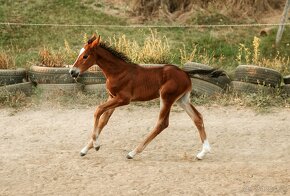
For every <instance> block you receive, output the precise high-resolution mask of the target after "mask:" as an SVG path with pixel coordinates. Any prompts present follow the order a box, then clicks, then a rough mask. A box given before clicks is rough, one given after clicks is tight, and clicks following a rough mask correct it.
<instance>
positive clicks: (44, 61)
mask: <svg viewBox="0 0 290 196" xmlns="http://www.w3.org/2000/svg"><path fill="white" fill-rule="evenodd" d="M38 55H39V61H40V66H45V67H64V66H65V56H66V54H65V53H64V52H63V51H60V50H58V51H55V50H52V49H49V48H47V47H43V48H42V49H41V50H40V51H39V53H38Z"/></svg>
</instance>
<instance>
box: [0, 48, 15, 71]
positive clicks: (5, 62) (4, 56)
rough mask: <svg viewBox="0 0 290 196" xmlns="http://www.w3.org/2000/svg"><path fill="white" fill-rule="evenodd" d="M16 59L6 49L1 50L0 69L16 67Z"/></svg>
mask: <svg viewBox="0 0 290 196" xmlns="http://www.w3.org/2000/svg"><path fill="white" fill-rule="evenodd" d="M15 68H16V66H15V60H14V59H13V58H12V57H11V55H9V54H8V53H6V52H4V51H0V69H15Z"/></svg>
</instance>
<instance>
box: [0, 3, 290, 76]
mask: <svg viewBox="0 0 290 196" xmlns="http://www.w3.org/2000/svg"><path fill="white" fill-rule="evenodd" d="M177 2H180V1H166V0H163V1H162V0H152V1H142V0H135V1H126V0H123V1H120V0H119V1H117V0H115V1H114V0H111V1H110V0H106V1H104V0H103V1H95V0H79V1H71V0H51V1H43V0H29V1H28V0H14V1H12V0H0V5H1V6H0V21H1V22H11V23H13V22H16V23H40V24H43V23H45V24H78V25H84V24H94V25H132V24H136V23H138V24H140V23H141V24H145V25H152V24H154V25H172V24H178V25H180V24H181V25H193V24H239V23H256V22H259V20H258V18H261V17H263V16H265V15H267V14H269V13H270V14H271V13H272V14H273V13H276V12H279V13H280V14H281V13H282V9H283V1H282V0H281V1H272V0H259V1H249V0H243V1H242V0H240V1H238V0H231V1H229V3H227V5H225V4H224V3H222V1H218V0H216V1H211V0H207V1H190V0H182V1H181V3H177ZM193 2H195V3H193ZM251 2H252V3H251ZM150 6H151V7H150ZM239 7H243V9H242V10H240V9H239ZM153 8H154V9H153ZM157 8H158V9H157ZM144 9H146V10H144ZM156 9H157V11H156ZM245 9H247V10H245ZM158 10H159V11H158ZM235 10H236V11H235ZM237 10H240V11H237ZM157 12H158V14H157ZM234 13H235V14H234ZM239 13H240V14H239ZM242 13H247V14H242ZM255 13H256V15H255ZM280 14H279V15H280ZM144 18H146V20H145V19H144ZM261 28H263V27H226V28H222V27H211V28H177V27H176V28H153V29H152V28H151V29H150V28H129V27H112V26H111V27H110V26H108V27H105V26H102V27H94V26H81V27H80V26H21V25H16V26H15V25H0V29H1V38H0V50H2V51H3V50H4V51H6V53H9V54H10V55H11V56H13V57H14V59H15V64H16V66H18V67H20V66H21V67H28V66H29V65H30V64H31V63H34V62H35V61H39V57H38V54H39V51H40V50H41V49H43V48H51V49H53V50H56V51H59V50H62V49H67V48H69V50H70V51H73V52H75V53H77V51H78V50H79V48H80V47H81V46H82V43H83V39H84V36H85V35H86V36H90V35H91V34H92V33H94V32H98V33H99V34H100V35H101V36H102V38H103V40H106V41H109V40H112V38H113V37H115V38H116V39H119V38H120V37H122V36H123V35H125V36H126V39H127V40H128V41H134V42H136V43H137V44H139V46H140V48H141V47H142V46H143V45H144V43H145V44H146V39H148V37H150V36H151V35H152V31H154V32H157V36H159V38H160V39H161V40H162V39H164V38H165V37H166V42H167V43H166V44H168V53H169V56H170V57H169V58H168V57H166V58H167V59H166V60H167V61H168V62H169V63H175V64H179V65H180V64H181V63H183V62H184V61H186V57H188V58H189V57H190V55H191V57H194V58H193V59H190V60H193V61H198V62H203V63H208V64H212V65H214V66H217V67H223V68H225V69H226V70H229V71H231V70H233V69H234V67H236V66H237V65H238V64H239V63H245V62H238V61H237V56H239V55H241V54H240V53H239V52H240V51H241V44H242V46H243V47H244V48H248V49H249V51H250V52H252V51H253V50H254V47H253V39H254V37H255V36H258V35H259V31H260V30H261ZM288 31H289V30H288V27H287V28H286V32H285V33H284V36H283V39H282V42H281V44H280V45H279V47H275V46H274V40H275V33H276V29H274V30H273V31H272V32H271V33H270V34H269V35H268V36H266V37H260V44H259V50H260V58H261V59H263V58H264V59H265V58H267V59H275V58H277V55H278V56H279V58H280V57H281V59H282V58H283V60H284V61H283V62H281V63H282V64H288V66H289V61H287V59H288V58H289V54H290V46H289V44H290V43H289V42H290V33H289V32H288ZM137 52H140V53H141V52H142V51H137ZM192 53H194V55H192ZM75 57H76V56H75V55H67V59H66V61H67V62H66V64H71V63H72V62H73V59H74V58H75ZM137 63H139V62H137ZM283 66H286V65H283Z"/></svg>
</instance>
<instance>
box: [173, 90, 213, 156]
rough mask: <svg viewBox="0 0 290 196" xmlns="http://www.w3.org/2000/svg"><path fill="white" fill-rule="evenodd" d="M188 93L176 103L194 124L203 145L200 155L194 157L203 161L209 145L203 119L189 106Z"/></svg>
mask: <svg viewBox="0 0 290 196" xmlns="http://www.w3.org/2000/svg"><path fill="white" fill-rule="evenodd" d="M189 96H190V93H189V92H188V93H186V94H185V95H183V96H182V97H181V98H180V99H179V100H178V101H177V103H178V105H179V106H180V107H182V108H183V109H184V110H185V111H186V113H187V114H188V115H189V117H190V118H191V119H192V121H193V122H194V123H195V125H196V127H197V129H198V132H199V135H200V139H201V141H202V143H203V146H202V150H201V152H200V153H198V154H197V155H196V157H197V158H198V159H203V157H204V156H205V155H206V153H208V152H209V151H210V145H209V143H208V141H207V137H206V133H205V129H204V124H203V119H202V115H201V114H200V113H199V112H198V111H197V110H196V109H195V108H194V107H193V105H191V103H190V99H189Z"/></svg>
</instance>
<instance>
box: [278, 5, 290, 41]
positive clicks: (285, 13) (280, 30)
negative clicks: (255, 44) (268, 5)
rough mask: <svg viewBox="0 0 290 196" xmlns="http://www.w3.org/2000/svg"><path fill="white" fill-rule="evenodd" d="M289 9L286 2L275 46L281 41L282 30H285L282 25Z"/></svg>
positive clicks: (289, 6)
mask: <svg viewBox="0 0 290 196" xmlns="http://www.w3.org/2000/svg"><path fill="white" fill-rule="evenodd" d="M289 8H290V0H286V3H285V7H284V11H283V14H282V17H281V21H280V25H279V29H278V32H277V36H276V46H278V45H279V43H280V41H281V38H282V35H283V31H284V28H285V25H284V24H285V22H286V20H287V16H288V12H289Z"/></svg>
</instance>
